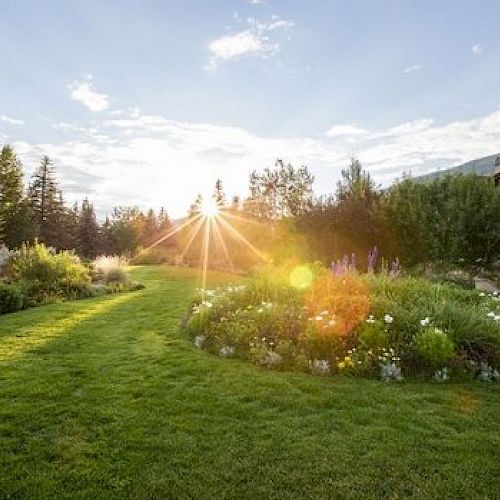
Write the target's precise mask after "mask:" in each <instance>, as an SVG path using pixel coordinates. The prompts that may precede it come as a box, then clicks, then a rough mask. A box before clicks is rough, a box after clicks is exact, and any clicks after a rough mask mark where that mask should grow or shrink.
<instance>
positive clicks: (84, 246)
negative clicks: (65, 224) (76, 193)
mask: <svg viewBox="0 0 500 500" xmlns="http://www.w3.org/2000/svg"><path fill="white" fill-rule="evenodd" d="M99 243H100V242H99V224H98V223H97V219H96V215H95V210H94V206H93V205H92V204H91V203H90V202H89V200H88V199H87V198H85V199H84V200H83V202H82V207H81V210H80V217H79V221H78V253H79V254H80V255H81V256H82V257H85V258H87V259H94V258H95V257H96V256H97V254H98V253H99V246H100V244H99Z"/></svg>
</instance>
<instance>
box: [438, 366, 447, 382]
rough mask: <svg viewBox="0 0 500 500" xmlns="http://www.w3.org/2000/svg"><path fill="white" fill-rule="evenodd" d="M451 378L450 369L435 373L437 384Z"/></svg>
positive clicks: (442, 369)
mask: <svg viewBox="0 0 500 500" xmlns="http://www.w3.org/2000/svg"><path fill="white" fill-rule="evenodd" d="M449 378H450V375H449V372H448V368H446V367H444V368H441V370H437V371H436V372H435V373H434V380H435V381H436V382H446V381H447V380H448V379H449Z"/></svg>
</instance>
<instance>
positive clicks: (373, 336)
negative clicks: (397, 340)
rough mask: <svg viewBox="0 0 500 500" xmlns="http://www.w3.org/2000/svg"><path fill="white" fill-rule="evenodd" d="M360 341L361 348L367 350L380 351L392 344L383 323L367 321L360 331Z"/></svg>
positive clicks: (372, 320)
mask: <svg viewBox="0 0 500 500" xmlns="http://www.w3.org/2000/svg"><path fill="white" fill-rule="evenodd" d="M358 339H359V343H360V345H361V346H363V347H365V348H367V349H379V348H382V347H388V346H389V344H390V339H389V333H388V331H387V328H386V326H385V325H384V323H382V321H378V320H375V319H373V318H369V319H367V320H366V321H365V322H363V323H362V324H361V325H360V327H359V329H358Z"/></svg>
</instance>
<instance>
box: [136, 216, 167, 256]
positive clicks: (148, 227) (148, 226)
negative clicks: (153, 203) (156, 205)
mask: <svg viewBox="0 0 500 500" xmlns="http://www.w3.org/2000/svg"><path fill="white" fill-rule="evenodd" d="M162 210H163V209H162ZM160 216H161V212H160ZM157 235H158V220H157V217H156V214H155V211H154V210H153V209H152V208H150V209H149V210H148V213H147V214H146V216H145V218H144V227H143V231H142V234H141V237H140V242H141V245H142V246H145V247H146V246H148V245H151V243H153V242H154V240H155V238H157Z"/></svg>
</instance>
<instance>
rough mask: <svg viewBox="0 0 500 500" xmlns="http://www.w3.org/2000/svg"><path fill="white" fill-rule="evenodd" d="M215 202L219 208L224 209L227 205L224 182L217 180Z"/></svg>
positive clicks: (214, 194) (213, 196)
mask: <svg viewBox="0 0 500 500" xmlns="http://www.w3.org/2000/svg"><path fill="white" fill-rule="evenodd" d="M212 198H213V200H214V201H215V203H217V206H219V207H223V206H225V205H226V194H225V193H224V188H223V187H222V181H221V180H220V179H217V180H216V181H215V187H214V193H213V195H212Z"/></svg>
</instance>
